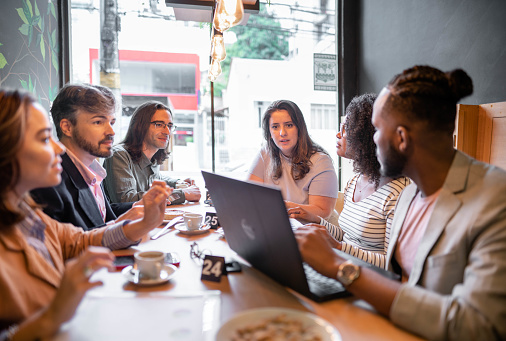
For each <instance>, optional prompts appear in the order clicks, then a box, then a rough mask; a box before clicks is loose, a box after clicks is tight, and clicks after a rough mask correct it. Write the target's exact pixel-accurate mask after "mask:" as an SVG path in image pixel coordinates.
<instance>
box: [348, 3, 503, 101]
mask: <svg viewBox="0 0 506 341" xmlns="http://www.w3.org/2000/svg"><path fill="white" fill-rule="evenodd" d="M359 8H360V10H359V13H358V18H357V20H358V22H359V25H358V27H359V32H358V41H359V47H358V48H359V54H358V86H359V93H364V92H379V91H380V90H381V88H382V87H383V86H384V85H385V84H387V82H388V81H389V80H390V79H391V78H392V77H393V75H395V74H397V73H399V72H401V71H402V70H403V69H405V68H408V67H411V66H413V65H416V64H426V65H432V66H435V67H437V68H440V69H442V70H444V71H449V70H453V69H455V68H462V69H464V70H465V71H466V72H467V73H468V74H469V75H470V76H471V78H472V80H473V83H474V93H473V95H471V96H469V97H467V98H464V99H463V102H462V103H464V104H482V103H493V102H503V101H506V81H505V80H506V24H505V20H504V18H505V17H506V1H504V0H486V1H475V0H450V1H418V0H361V1H360V6H359Z"/></svg>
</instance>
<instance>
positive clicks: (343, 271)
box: [337, 261, 360, 286]
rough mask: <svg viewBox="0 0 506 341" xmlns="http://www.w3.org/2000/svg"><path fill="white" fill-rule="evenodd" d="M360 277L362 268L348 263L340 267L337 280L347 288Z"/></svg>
mask: <svg viewBox="0 0 506 341" xmlns="http://www.w3.org/2000/svg"><path fill="white" fill-rule="evenodd" d="M359 275H360V267H359V266H358V265H355V264H353V263H352V262H351V261H347V262H345V263H343V264H342V265H341V266H340V267H339V271H338V272H337V279H338V280H339V282H341V283H342V284H343V285H345V286H347V285H350V284H351V283H353V281H354V280H356V279H357V278H358V276H359Z"/></svg>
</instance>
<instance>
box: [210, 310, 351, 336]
mask: <svg viewBox="0 0 506 341" xmlns="http://www.w3.org/2000/svg"><path fill="white" fill-rule="evenodd" d="M281 314H284V315H286V317H287V318H289V319H293V320H296V321H300V322H302V325H303V327H304V328H306V327H314V330H315V331H316V332H317V333H318V334H320V336H321V340H322V341H341V340H342V339H341V335H340V334H339V332H338V331H337V329H336V328H335V327H334V326H333V325H331V324H330V323H329V322H327V321H326V320H324V319H322V318H321V317H319V316H316V315H314V314H311V313H307V312H303V311H299V310H294V309H285V308H258V309H251V310H246V311H244V312H242V313H239V314H237V315H235V316H234V317H232V318H231V319H229V320H228V321H227V322H225V324H223V325H222V326H221V327H220V329H219V330H218V333H217V334H216V341H230V340H232V336H233V335H234V332H235V331H236V330H237V329H239V328H243V327H246V326H248V325H253V324H257V323H259V322H261V321H264V320H268V319H271V318H274V317H276V316H279V315H281Z"/></svg>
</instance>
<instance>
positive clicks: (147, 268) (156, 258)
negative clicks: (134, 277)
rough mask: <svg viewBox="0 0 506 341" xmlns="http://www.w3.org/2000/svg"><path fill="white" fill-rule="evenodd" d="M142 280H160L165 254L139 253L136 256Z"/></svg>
mask: <svg viewBox="0 0 506 341" xmlns="http://www.w3.org/2000/svg"><path fill="white" fill-rule="evenodd" d="M134 258H135V264H136V265H137V270H138V271H139V275H140V278H146V279H158V278H160V273H161V272H162V269H163V266H164V261H165V253H163V252H161V251H139V252H136V253H135V255H134Z"/></svg>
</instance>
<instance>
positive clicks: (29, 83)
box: [28, 75, 33, 92]
mask: <svg viewBox="0 0 506 341" xmlns="http://www.w3.org/2000/svg"><path fill="white" fill-rule="evenodd" d="M28 91H30V92H33V84H32V75H28Z"/></svg>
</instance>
